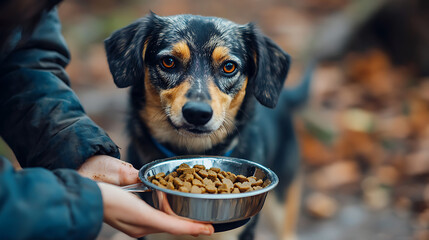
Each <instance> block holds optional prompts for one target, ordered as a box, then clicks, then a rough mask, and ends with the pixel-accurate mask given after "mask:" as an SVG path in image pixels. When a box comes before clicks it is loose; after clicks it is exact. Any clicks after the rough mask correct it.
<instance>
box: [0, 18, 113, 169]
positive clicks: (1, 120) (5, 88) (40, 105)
mask: <svg viewBox="0 0 429 240" xmlns="http://www.w3.org/2000/svg"><path fill="white" fill-rule="evenodd" d="M69 58H70V56H69V52H68V50H67V47H66V44H65V41H64V39H63V37H62V35H61V29H60V23H59V20H58V16H57V13H56V10H52V11H51V12H49V13H47V14H44V15H43V17H42V19H41V22H40V23H39V25H38V27H37V28H36V29H35V31H34V32H33V35H32V36H31V38H30V39H28V40H27V41H25V43H23V44H20V45H19V46H18V47H17V48H16V49H14V50H13V51H12V52H11V53H10V54H9V55H8V56H7V57H6V58H5V60H4V61H2V62H1V64H0V116H1V117H0V135H1V136H2V137H3V138H4V139H5V141H6V142H7V143H8V145H9V146H10V147H11V149H12V150H13V151H14V153H15V155H16V157H17V159H18V161H19V163H20V164H21V166H22V167H32V166H41V167H45V168H48V169H56V168H73V169H77V168H79V167H80V166H81V165H82V163H83V162H84V161H85V160H86V159H88V158H90V157H92V156H94V155H110V156H112V157H116V158H119V151H118V147H117V146H116V145H115V144H114V143H113V142H112V140H111V139H110V138H109V137H108V136H107V134H106V133H105V131H104V130H103V129H101V128H100V127H99V126H97V125H96V124H95V123H94V122H93V121H92V120H91V119H90V118H89V117H88V116H87V115H86V114H85V112H84V110H83V108H82V106H81V104H80V102H79V100H78V98H77V96H76V94H75V93H74V92H73V91H72V90H71V88H70V86H69V79H68V77H67V74H66V72H65V70H64V67H65V66H66V65H67V63H68V61H69Z"/></svg>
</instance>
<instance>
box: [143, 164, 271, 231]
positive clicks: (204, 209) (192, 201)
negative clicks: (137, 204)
mask: <svg viewBox="0 0 429 240" xmlns="http://www.w3.org/2000/svg"><path fill="white" fill-rule="evenodd" d="M182 163H186V164H188V165H189V166H191V167H192V166H193V165H195V164H199V165H204V166H205V167H206V168H211V167H218V168H220V169H221V170H223V171H227V172H232V173H234V174H236V175H238V174H241V175H244V176H247V177H249V176H255V177H256V178H257V179H262V180H265V179H267V178H268V179H269V180H270V181H271V184H270V185H268V186H266V187H264V188H263V189H260V190H255V191H251V192H245V193H235V194H196V193H184V192H179V191H174V190H169V189H164V188H161V187H158V186H157V185H155V184H153V183H151V182H149V181H148V180H147V178H148V177H149V176H153V175H156V174H158V173H160V172H164V173H165V174H168V173H170V172H172V171H175V170H176V168H177V167H178V166H179V165H180V164H182ZM139 177H140V179H141V180H142V182H143V184H144V185H146V186H147V187H149V188H151V189H152V198H153V203H154V206H155V207H156V208H158V209H160V210H163V211H165V212H167V213H170V214H173V215H177V216H181V217H185V218H189V219H193V220H196V221H200V222H208V223H214V224H217V223H219V224H221V223H232V222H238V221H241V220H247V219H249V218H250V217H252V216H254V215H256V214H257V213H258V212H259V211H260V210H261V209H262V206H263V205H264V202H265V198H266V196H267V194H268V192H269V191H270V190H272V189H273V188H274V187H275V186H276V185H277V184H278V177H277V176H276V174H275V173H274V172H273V171H271V170H270V169H268V168H266V167H264V166H262V165H260V164H258V163H255V162H251V161H248V160H244V159H238V158H230V157H211V156H198V157H176V158H169V159H161V160H157V161H154V162H151V163H148V164H146V165H144V166H143V167H142V168H141V169H140V173H139Z"/></svg>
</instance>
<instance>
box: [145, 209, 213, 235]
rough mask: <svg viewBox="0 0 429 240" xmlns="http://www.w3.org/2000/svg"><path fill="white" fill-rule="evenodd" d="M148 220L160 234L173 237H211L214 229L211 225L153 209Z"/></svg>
mask: <svg viewBox="0 0 429 240" xmlns="http://www.w3.org/2000/svg"><path fill="white" fill-rule="evenodd" d="M150 219H151V220H150V222H149V224H150V225H151V226H153V227H156V228H158V229H159V230H160V232H167V233H170V234H174V235H184V234H189V235H200V234H202V235H211V234H213V233H214V228H213V226H212V225H211V224H205V223H197V222H192V221H189V220H185V219H182V218H180V217H176V216H171V215H168V214H166V213H164V212H161V211H158V210H155V209H153V208H152V213H151V214H150Z"/></svg>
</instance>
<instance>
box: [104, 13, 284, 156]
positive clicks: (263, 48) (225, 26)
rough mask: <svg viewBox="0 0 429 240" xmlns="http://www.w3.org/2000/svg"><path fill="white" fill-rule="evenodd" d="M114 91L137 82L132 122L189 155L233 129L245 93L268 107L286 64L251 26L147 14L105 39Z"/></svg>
mask: <svg viewBox="0 0 429 240" xmlns="http://www.w3.org/2000/svg"><path fill="white" fill-rule="evenodd" d="M105 46H106V52H107V59H108V63H109V67H110V71H111V72H112V75H113V78H114V81H115V83H116V85H117V86H118V87H121V88H122V87H128V86H131V85H133V84H136V83H137V82H139V81H141V82H142V84H139V85H140V86H143V88H144V90H143V92H144V101H145V102H144V104H143V107H142V109H140V116H141V118H142V119H143V121H144V122H145V124H146V125H147V126H148V128H149V130H150V131H151V134H152V135H153V136H154V137H155V138H156V139H157V140H158V141H160V142H167V143H170V144H173V145H175V146H177V147H179V148H180V147H181V148H184V149H187V150H188V151H191V152H201V151H204V150H207V149H209V148H211V147H212V146H214V145H216V144H218V143H220V142H222V141H223V139H225V137H226V136H227V135H228V134H229V133H231V132H233V131H234V124H235V117H236V115H237V112H238V111H239V109H240V106H241V104H242V102H243V99H244V96H245V95H246V94H247V93H250V94H253V95H254V96H255V97H256V99H257V100H258V101H259V102H260V103H261V104H263V105H265V106H267V107H270V108H273V107H275V105H276V103H277V100H278V97H279V94H280V91H281V89H282V86H283V83H284V81H285V79H286V75H287V73H288V70H289V64H290V58H289V56H288V55H287V54H286V53H285V52H284V51H282V50H281V49H280V48H279V47H278V46H277V45H276V44H275V43H273V42H272V41H271V40H270V39H269V38H267V37H266V36H264V35H263V34H262V33H260V32H259V31H258V30H257V29H256V28H255V27H254V25H253V24H246V25H238V24H235V23H233V22H230V21H228V20H225V19H220V18H213V17H201V16H194V15H178V16H171V17H160V16H157V15H155V14H150V15H149V16H147V17H144V18H141V19H139V20H138V21H136V22H134V23H132V24H131V25H129V26H127V27H125V28H123V29H120V30H118V31H116V32H114V33H113V34H112V36H110V37H109V38H108V39H106V41H105Z"/></svg>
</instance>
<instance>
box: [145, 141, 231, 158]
mask: <svg viewBox="0 0 429 240" xmlns="http://www.w3.org/2000/svg"><path fill="white" fill-rule="evenodd" d="M151 139H152V142H153V144H155V146H156V147H157V148H158V150H159V151H161V152H162V153H163V154H164V155H165V156H166V157H167V158H171V157H176V156H178V155H177V154H175V153H174V152H172V151H170V149H168V148H166V147H165V146H163V145H162V144H161V143H159V142H158V141H156V139H155V138H153V137H152V136H151ZM233 151H234V148H233V149H231V150H229V151H228V152H226V153H225V155H223V156H224V157H230V156H231V154H232V152H233Z"/></svg>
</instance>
